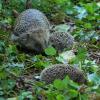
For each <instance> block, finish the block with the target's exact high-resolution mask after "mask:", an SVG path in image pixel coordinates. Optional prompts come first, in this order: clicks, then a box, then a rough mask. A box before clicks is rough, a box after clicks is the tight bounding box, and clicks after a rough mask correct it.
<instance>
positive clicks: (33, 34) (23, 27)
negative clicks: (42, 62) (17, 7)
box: [11, 9, 50, 53]
mask: <svg viewBox="0 0 100 100" xmlns="http://www.w3.org/2000/svg"><path fill="white" fill-rule="evenodd" d="M49 28H50V25H49V21H48V19H47V18H46V16H45V15H44V14H43V13H42V12H40V11H39V10H36V9H28V10H26V11H24V12H22V13H21V14H20V15H19V16H18V18H17V19H16V22H15V26H14V31H13V34H12V36H11V39H12V40H13V41H14V42H15V43H16V44H17V45H20V46H21V47H22V48H26V49H27V50H30V51H36V52H38V53H41V52H43V50H44V49H45V48H46V47H47V46H48V40H49Z"/></svg>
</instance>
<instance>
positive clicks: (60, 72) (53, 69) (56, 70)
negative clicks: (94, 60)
mask: <svg viewBox="0 0 100 100" xmlns="http://www.w3.org/2000/svg"><path fill="white" fill-rule="evenodd" d="M67 75H68V76H69V77H70V79H72V80H73V81H74V82H77V83H79V84H85V83H86V82H87V80H86V77H85V75H84V73H83V72H82V71H81V70H79V69H77V68H74V67H72V66H70V65H69V64H54V65H51V66H49V67H48V68H45V69H44V70H43V71H42V72H41V73H40V80H41V81H44V82H45V83H46V84H50V83H53V81H54V80H55V79H61V80H62V79H64V78H65V77H66V76H67Z"/></svg>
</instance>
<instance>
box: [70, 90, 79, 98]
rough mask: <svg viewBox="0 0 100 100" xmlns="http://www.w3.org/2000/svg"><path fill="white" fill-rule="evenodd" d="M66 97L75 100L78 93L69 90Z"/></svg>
mask: <svg viewBox="0 0 100 100" xmlns="http://www.w3.org/2000/svg"><path fill="white" fill-rule="evenodd" d="M68 96H70V97H71V98H75V97H77V96H78V91H76V90H73V89H71V90H69V91H68Z"/></svg>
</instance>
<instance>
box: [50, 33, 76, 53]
mask: <svg viewBox="0 0 100 100" xmlns="http://www.w3.org/2000/svg"><path fill="white" fill-rule="evenodd" d="M49 41H50V44H51V45H52V46H53V47H54V48H56V50H58V51H59V52H62V51H63V50H64V49H71V48H72V47H73V45H74V43H75V41H74V38H73V36H72V35H71V34H69V33H68V32H59V31H58V32H54V33H52V34H51V35H50V38H49Z"/></svg>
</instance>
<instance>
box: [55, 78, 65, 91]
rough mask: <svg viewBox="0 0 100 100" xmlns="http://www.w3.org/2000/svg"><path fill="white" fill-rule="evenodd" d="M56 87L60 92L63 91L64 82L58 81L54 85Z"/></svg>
mask: <svg viewBox="0 0 100 100" xmlns="http://www.w3.org/2000/svg"><path fill="white" fill-rule="evenodd" d="M53 85H54V87H55V88H57V89H58V90H63V89H64V88H65V86H64V84H63V82H62V80H60V79H56V80H55V81H54V83H53Z"/></svg>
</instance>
